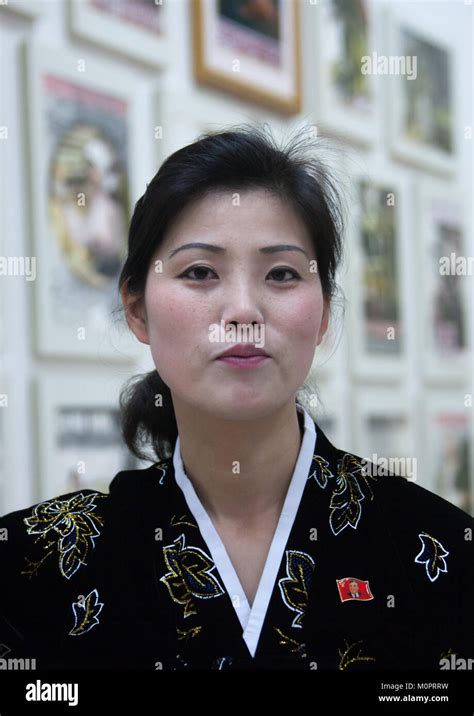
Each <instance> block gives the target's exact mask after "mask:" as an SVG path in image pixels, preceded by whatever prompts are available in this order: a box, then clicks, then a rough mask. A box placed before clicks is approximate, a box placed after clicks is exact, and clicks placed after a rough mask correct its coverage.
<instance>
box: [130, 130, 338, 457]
mask: <svg viewBox="0 0 474 716" xmlns="http://www.w3.org/2000/svg"><path fill="white" fill-rule="evenodd" d="M320 147H321V140H319V139H318V138H316V137H314V136H313V134H312V132H311V131H309V130H308V128H306V127H303V128H300V129H299V130H297V131H296V132H295V133H294V134H293V135H292V136H291V137H290V139H289V140H288V141H286V142H284V143H282V144H281V145H279V143H278V142H277V141H276V140H275V138H274V137H273V135H272V133H271V130H269V129H268V128H267V127H266V126H265V125H264V126H261V125H256V124H254V123H253V124H239V125H235V126H232V127H229V128H224V129H222V130H221V131H215V132H214V131H213V132H207V133H205V134H201V135H200V136H199V137H198V138H197V139H196V140H195V141H193V142H192V143H191V144H188V145H187V146H185V147H182V148H181V149H179V150H177V151H176V152H174V153H173V154H171V155H170V156H169V157H168V158H167V159H166V160H165V161H164V162H163V163H162V165H161V166H160V168H159V170H158V172H157V173H156V174H155V176H154V177H153V179H152V180H151V182H150V183H149V184H147V188H146V191H145V193H144V194H143V196H142V197H140V199H138V201H137V202H136V204H135V209H134V212H133V216H132V219H131V222H130V229H129V234H128V255H127V258H126V261H125V263H124V265H123V268H122V271H121V274H120V278H119V284H118V288H119V291H120V289H121V288H122V287H123V285H124V284H127V287H128V291H129V292H130V293H131V294H134V295H136V296H137V298H138V297H142V296H143V294H144V292H145V286H146V280H147V275H148V271H149V266H150V262H151V260H152V258H153V256H154V255H155V253H156V251H157V250H158V248H159V246H160V244H161V243H163V241H164V239H165V236H166V234H167V231H168V230H169V229H170V227H171V225H172V224H173V222H174V221H175V220H176V219H177V217H178V216H179V215H180V214H181V213H182V212H183V211H184V210H185V209H186V208H187V207H188V206H189V205H190V204H191V203H192V202H193V201H195V200H197V199H200V198H203V197H204V196H206V195H208V194H209V193H212V192H214V191H219V190H226V189H227V190H233V191H239V190H252V189H255V190H256V189H266V190H268V191H270V192H272V193H273V194H274V195H276V196H278V197H279V198H281V199H282V200H283V201H285V202H287V203H288V204H289V205H290V206H291V207H292V208H293V210H294V211H295V213H296V214H297V215H298V216H299V217H300V219H301V220H302V221H303V223H304V225H305V227H306V229H307V231H308V234H309V236H310V238H311V240H312V241H313V243H314V248H315V255H316V260H317V270H318V274H319V278H320V281H321V287H322V291H323V294H324V296H325V298H327V299H328V301H331V302H332V299H333V298H334V297H335V295H336V293H337V290H338V287H337V285H336V272H337V269H338V267H339V265H340V263H341V261H342V234H343V224H344V220H343V210H342V197H341V193H340V191H339V188H338V187H337V186H336V182H335V180H334V179H333V177H332V172H330V170H329V168H328V167H327V165H326V164H325V162H324V161H323V159H322V158H321V152H320V151H319V149H320ZM303 390H304V388H303ZM158 396H160V397H161V405H160V407H157V406H156V401H157V398H158ZM119 402H120V415H121V429H122V435H123V439H124V440H125V443H126V444H127V446H128V448H129V449H130V451H131V452H132V453H133V454H134V455H136V456H137V457H139V458H140V459H145V460H150V459H151V460H152V461H156V460H158V461H162V460H168V459H170V457H171V455H172V452H173V449H174V445H175V442H176V437H177V434H178V429H177V424H176V417H175V413H174V408H173V401H172V397H171V392H170V390H169V388H168V386H167V385H166V384H165V383H164V382H163V381H162V379H161V378H160V376H159V375H158V372H157V371H156V370H153V371H151V372H149V373H145V374H140V375H138V376H134V377H132V378H131V379H130V380H129V381H128V382H127V383H126V384H125V386H124V387H123V388H122V390H121V393H120V400H119ZM298 402H300V401H299V400H298ZM146 448H151V450H152V453H151V454H150V452H147V450H146Z"/></svg>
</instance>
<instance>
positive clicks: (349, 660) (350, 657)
mask: <svg viewBox="0 0 474 716" xmlns="http://www.w3.org/2000/svg"><path fill="white" fill-rule="evenodd" d="M344 643H345V645H346V648H345V650H344V651H341V650H340V649H339V656H340V660H339V670H340V671H344V669H347V667H348V666H349V665H350V664H353V663H354V662H356V661H375V658H374V657H373V656H362V647H360V648H359V651H358V652H357V653H356V654H355V652H354V650H355V647H356V646H357V644H362V640H360V641H355V642H354V643H353V644H350V645H349V644H348V643H347V641H346V640H345V639H344Z"/></svg>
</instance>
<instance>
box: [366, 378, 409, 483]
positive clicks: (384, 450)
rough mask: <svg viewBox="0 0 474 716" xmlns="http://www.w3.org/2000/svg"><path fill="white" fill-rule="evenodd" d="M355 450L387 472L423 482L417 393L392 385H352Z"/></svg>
mask: <svg viewBox="0 0 474 716" xmlns="http://www.w3.org/2000/svg"><path fill="white" fill-rule="evenodd" d="M353 394H354V405H353V412H352V416H353V435H354V444H353V447H352V450H353V452H354V453H355V454H357V455H359V456H361V457H363V458H364V459H365V460H369V461H370V462H372V463H374V465H379V466H380V468H381V469H383V468H385V469H386V470H388V472H390V473H393V474H397V475H400V476H401V477H404V478H405V479H407V480H408V481H409V482H417V483H418V484H422V480H423V470H422V469H420V468H421V467H422V466H421V464H420V456H421V454H422V453H421V450H420V442H419V440H418V436H419V432H420V431H419V427H420V426H419V416H418V414H417V410H416V407H415V406H416V405H417V403H418V401H417V396H416V395H415V394H414V393H410V391H409V390H408V389H404V390H403V391H400V390H397V389H395V388H393V387H392V386H383V387H381V386H380V387H377V388H376V387H375V386H362V385H358V386H356V387H355V388H354V389H353Z"/></svg>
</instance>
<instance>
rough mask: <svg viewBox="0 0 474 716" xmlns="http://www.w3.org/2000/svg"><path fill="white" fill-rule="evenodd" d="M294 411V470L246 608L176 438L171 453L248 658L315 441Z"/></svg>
mask: <svg viewBox="0 0 474 716" xmlns="http://www.w3.org/2000/svg"><path fill="white" fill-rule="evenodd" d="M297 410H298V411H299V412H300V413H302V414H303V416H304V433H303V440H302V442H301V447H300V452H299V455H298V459H297V461H296V465H295V469H294V472H293V475H292V478H291V481H290V484H289V487H288V492H287V494H286V498H285V502H284V504H283V509H282V512H281V515H280V519H279V521H278V525H277V527H276V530H275V534H274V536H273V540H272V543H271V545H270V549H269V552H268V555H267V559H266V562H265V567H264V569H263V572H262V575H261V578H260V582H259V585H258V589H257V592H256V594H255V599H254V601H253V604H252V608H250V604H249V602H248V600H247V597H246V596H245V592H244V590H243V589H242V585H241V584H240V580H239V578H238V576H237V573H236V571H235V569H234V566H233V564H232V562H231V560H230V558H229V556H228V554H227V551H226V549H225V546H224V544H223V542H222V540H221V538H220V536H219V534H218V532H217V530H216V528H215V527H214V525H213V523H212V520H211V519H210V517H209V515H208V514H207V512H206V510H205V509H204V507H203V506H202V503H201V501H200V499H199V497H198V496H197V494H196V491H195V489H194V487H193V484H192V482H191V480H190V479H189V478H188V476H187V475H186V473H185V471H184V468H183V461H182V457H181V449H180V441H179V436H178V438H177V440H176V445H175V449H174V453H173V466H174V475H175V479H176V482H177V484H178V485H179V487H180V488H181V490H182V491H183V494H184V497H185V500H186V502H187V504H188V507H189V510H190V511H191V513H192V514H193V516H194V519H195V520H196V522H197V524H198V527H199V530H200V532H201V535H202V537H203V539H204V541H205V542H206V544H207V547H208V550H209V552H210V554H211V556H212V559H213V561H214V564H215V566H216V569H217V571H218V573H219V575H220V577H221V579H222V582H223V583H224V586H225V588H226V590H227V593H228V595H229V597H230V599H231V601H232V604H233V606H234V609H235V612H236V614H237V616H238V618H239V621H240V623H241V625H242V630H243V638H244V639H245V642H246V644H247V647H248V649H249V651H250V653H251V655H252V656H254V655H255V652H256V649H257V644H258V640H259V637H260V632H261V630H262V626H263V622H264V620H265V615H266V613H267V609H268V605H269V603H270V598H271V595H272V592H273V588H274V585H275V580H276V578H277V575H278V570H279V568H280V564H281V560H282V558H283V554H284V551H285V547H286V544H287V542H288V538H289V535H290V532H291V528H292V526H293V523H294V521H295V517H296V513H297V511H298V507H299V505H300V502H301V497H302V494H303V490H304V487H305V484H306V479H307V477H308V473H309V470H310V467H311V462H312V459H313V455H314V452H315V443H316V439H317V435H316V426H315V424H314V421H313V419H312V417H311V416H310V414H309V413H308V412H307V411H306V410H305V409H304V408H303V407H301V406H299V405H297Z"/></svg>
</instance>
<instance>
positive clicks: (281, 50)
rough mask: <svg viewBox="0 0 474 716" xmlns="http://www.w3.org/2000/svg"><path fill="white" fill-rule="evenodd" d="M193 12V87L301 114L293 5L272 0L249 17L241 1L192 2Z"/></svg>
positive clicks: (297, 17)
mask: <svg viewBox="0 0 474 716" xmlns="http://www.w3.org/2000/svg"><path fill="white" fill-rule="evenodd" d="M191 9H192V31H193V68H194V77H195V80H196V82H198V83H199V84H204V85H209V86H212V87H215V88H217V89H219V90H221V91H223V92H226V93H231V94H234V95H236V96H239V97H243V98H244V99H245V100H247V101H248V102H254V103H256V104H257V105H262V106H265V107H268V108H269V109H272V110H275V111H277V112H281V113H283V114H290V115H291V114H298V113H299V112H300V110H301V101H302V99H301V59H300V29H299V22H300V15H299V6H298V3H297V2H294V0H290V1H289V2H285V3H278V2H276V0H270V2H269V3H267V6H266V7H265V12H263V11H262V9H261V8H258V7H257V6H255V7H254V8H253V11H254V13H253V16H252V14H249V8H248V7H246V6H245V5H244V3H243V2H242V0H194V2H192V3H191ZM250 9H252V8H250ZM259 13H260V14H259ZM265 13H266V14H265Z"/></svg>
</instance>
